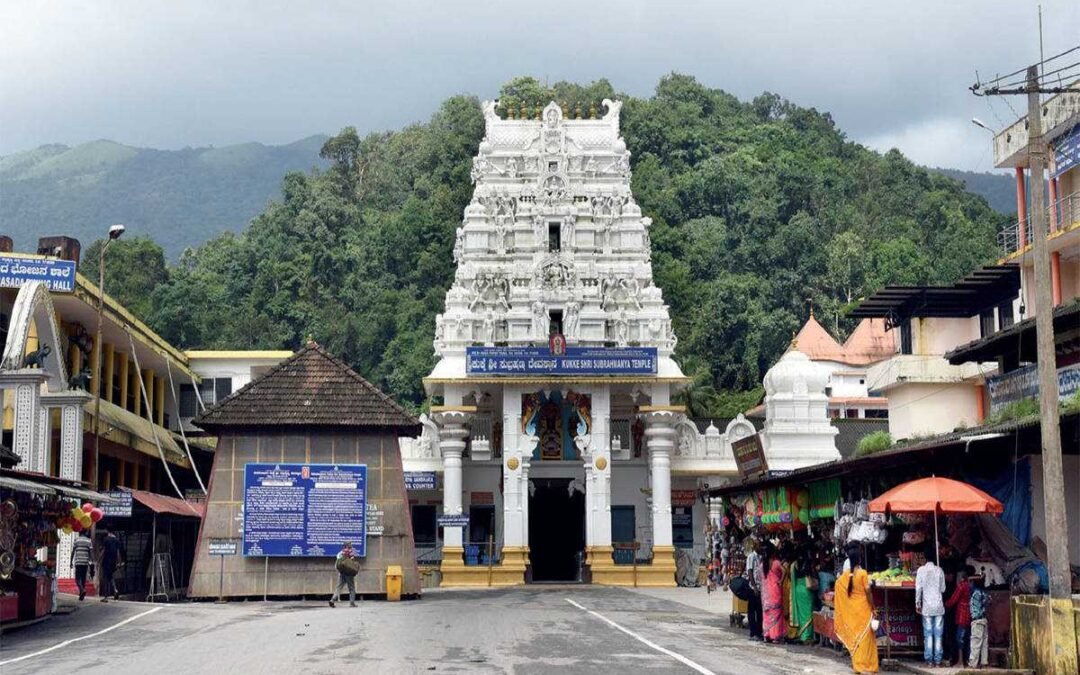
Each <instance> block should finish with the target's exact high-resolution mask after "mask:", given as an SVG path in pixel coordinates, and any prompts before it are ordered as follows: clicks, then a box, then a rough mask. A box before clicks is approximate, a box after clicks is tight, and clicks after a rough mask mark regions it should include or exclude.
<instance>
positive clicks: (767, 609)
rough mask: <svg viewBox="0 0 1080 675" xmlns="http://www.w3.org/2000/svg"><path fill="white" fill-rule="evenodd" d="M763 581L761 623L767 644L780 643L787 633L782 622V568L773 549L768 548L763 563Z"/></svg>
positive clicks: (784, 622)
mask: <svg viewBox="0 0 1080 675" xmlns="http://www.w3.org/2000/svg"><path fill="white" fill-rule="evenodd" d="M764 572H765V580H764V583H763V585H762V589H761V606H762V609H763V610H764V612H763V613H764V617H765V618H764V619H763V621H762V622H761V625H762V628H763V629H764V631H765V640H766V641H767V642H782V641H783V639H784V636H785V634H786V633H787V621H785V620H784V567H783V565H781V564H780V556H779V555H778V554H777V551H776V549H775V548H772V547H770V548H768V549H767V551H766V554H765V561H764Z"/></svg>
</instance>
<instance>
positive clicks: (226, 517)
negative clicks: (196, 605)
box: [188, 429, 420, 598]
mask: <svg viewBox="0 0 1080 675" xmlns="http://www.w3.org/2000/svg"><path fill="white" fill-rule="evenodd" d="M249 462H283V463H312V464H333V463H339V464H366V465H367V468H368V469H367V471H368V473H367V490H368V495H367V498H368V503H369V504H375V505H377V506H379V507H381V509H382V512H383V519H382V524H383V528H384V529H383V534H382V535H381V536H372V535H370V534H369V535H368V540H367V557H366V558H364V559H362V562H363V564H362V567H361V570H360V573H359V574H358V575H357V577H356V590H357V593H361V594H372V595H374V594H385V593H386V568H387V566H388V565H400V566H401V569H402V572H403V573H404V579H403V586H402V593H403V595H406V596H408V595H418V594H419V593H420V578H419V574H418V572H417V568H416V555H415V552H414V547H413V533H412V523H411V520H410V518H409V503H408V500H407V498H406V495H405V482H404V477H403V475H402V468H401V453H400V451H399V449H398V442H397V437H396V434H395V433H393V432H387V433H385V434H375V435H373V434H365V433H363V432H359V431H358V432H348V431H346V430H335V431H320V430H316V429H310V430H306V431H299V430H298V431H297V432H294V433H291V434H281V433H273V432H269V431H266V432H263V431H252V432H248V433H244V432H234V431H223V432H222V435H221V436H220V437H219V438H218V445H217V452H216V454H215V456H214V469H213V473H212V475H211V479H210V485H209V493H210V494H209V496H208V500H207V508H206V518H205V519H204V520H203V524H202V527H201V529H200V532H199V544H198V550H197V553H196V556H195V565H194V568H193V571H192V574H191V581H190V585H189V589H188V595H189V596H190V597H192V598H216V597H217V595H218V584H219V580H218V575H219V570H220V567H219V565H220V561H219V559H218V557H217V556H211V555H209V553H208V552H207V547H208V544H209V541H210V539H218V538H229V539H237V538H240V537H242V534H241V533H240V529H241V527H242V524H243V517H242V507H243V503H244V465H245V464H247V463H249ZM238 548H239V547H238ZM266 560H267V559H264V558H245V557H243V556H242V555H239V553H238V554H237V555H235V556H227V557H226V558H225V565H224V575H223V580H224V595H225V597H261V596H262V595H263V594H264V593H265V594H266V595H268V596H269V597H279V598H281V597H295V596H305V595H306V596H316V597H327V596H329V595H330V593H331V592H332V591H333V586H334V584H336V582H337V572H336V571H335V569H334V560H333V559H332V558H280V557H278V558H275V557H272V558H269V559H268V560H269V563H268V565H267V563H266ZM264 565H267V567H266V568H265V569H264ZM264 572H265V576H264ZM264 579H265V581H264Z"/></svg>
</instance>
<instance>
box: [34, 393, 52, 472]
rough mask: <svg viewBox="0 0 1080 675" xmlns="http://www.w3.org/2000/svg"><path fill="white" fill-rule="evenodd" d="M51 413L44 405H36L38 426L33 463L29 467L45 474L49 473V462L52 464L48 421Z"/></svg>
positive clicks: (50, 431) (50, 432)
mask: <svg viewBox="0 0 1080 675" xmlns="http://www.w3.org/2000/svg"><path fill="white" fill-rule="evenodd" d="M50 417H51V415H50V414H49V409H48V408H46V407H45V406H43V405H42V406H38V426H37V432H36V435H35V438H34V448H35V450H34V463H33V466H32V467H31V469H30V470H31V471H36V472H38V473H41V474H45V475H46V476H48V475H49V473H50V471H49V470H50V468H51V467H50V466H49V465H50V464H52V452H51V451H52V448H51V447H50V446H51V445H52V444H51V441H52V429H51V428H50V427H51V426H52V425H51V424H50V423H49V422H50Z"/></svg>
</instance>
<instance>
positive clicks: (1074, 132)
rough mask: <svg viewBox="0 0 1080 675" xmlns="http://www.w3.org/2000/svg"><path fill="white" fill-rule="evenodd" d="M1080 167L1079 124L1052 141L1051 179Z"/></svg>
mask: <svg viewBox="0 0 1080 675" xmlns="http://www.w3.org/2000/svg"><path fill="white" fill-rule="evenodd" d="M1078 165H1080V124H1077V125H1076V126H1074V127H1073V128H1072V129H1070V130H1069V131H1068V132H1067V133H1065V134H1064V135H1062V136H1061V137H1060V138H1058V139H1057V140H1056V141H1054V172H1053V178H1057V177H1058V176H1060V175H1062V174H1064V173H1065V172H1066V171H1068V170H1070V169H1072V168H1074V167H1076V166H1078Z"/></svg>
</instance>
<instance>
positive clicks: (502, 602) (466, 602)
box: [0, 586, 850, 675]
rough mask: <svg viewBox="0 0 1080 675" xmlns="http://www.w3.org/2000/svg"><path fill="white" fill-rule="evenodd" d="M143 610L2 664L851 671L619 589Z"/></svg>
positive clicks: (66, 669) (105, 607) (108, 669)
mask: <svg viewBox="0 0 1080 675" xmlns="http://www.w3.org/2000/svg"><path fill="white" fill-rule="evenodd" d="M345 604H346V605H347V604H348V603H345ZM154 610H155V606H151V605H145V604H139V603H127V602H121V603H108V604H101V603H97V602H93V603H91V602H87V603H83V604H82V605H81V606H80V608H79V610H78V611H77V612H76V613H74V614H72V615H69V616H58V617H55V618H53V619H52V620H50V621H48V622H46V623H44V624H40V625H38V626H35V627H31V628H27V629H23V630H20V631H17V632H14V633H11V634H10V635H4V636H3V637H2V638H0V672H3V674H4V675H18V674H21V673H65V674H69V673H80V675H82V674H84V673H108V674H109V675H122V674H126V673H146V672H151V671H152V670H158V669H161V670H163V671H165V672H182V673H184V674H185V675H189V674H200V673H213V674H215V675H216V674H220V673H226V674H228V675H241V674H246V673H256V672H257V673H298V672H303V673H344V672H348V673H380V674H382V673H440V672H442V673H500V672H512V673H522V674H529V673H537V674H539V673H545V674H548V673H552V672H558V673H619V674H620V675H626V674H627V673H640V672H648V673H653V672H655V673H695V672H697V673H717V674H719V673H731V674H736V675H764V674H772V673H838V674H839V673H849V672H850V668H849V667H848V665H847V663H846V662H845V661H842V660H839V659H835V658H832V657H830V656H829V655H827V654H824V653H823V652H820V651H817V650H812V649H809V648H804V647H791V648H786V647H777V646H768V645H763V644H760V643H752V642H750V641H749V640H747V639H746V637H745V634H744V633H742V632H741V631H740V632H735V631H732V630H730V629H729V628H727V623H728V622H727V617H726V616H722V615H717V614H713V613H708V612H704V611H702V610H700V609H695V608H693V607H689V606H687V605H684V604H681V603H677V602H672V601H670V600H666V599H662V598H656V597H651V596H649V595H646V594H643V593H637V592H634V591H632V590H628V589H620V588H603V587H595V586H593V587H590V586H566V587H550V586H545V587H519V588H513V589H505V590H486V589H485V590H479V591H462V590H452V591H443V590H440V591H437V592H431V593H425V595H424V597H423V599H421V600H418V601H413V602H402V603H386V602H371V601H369V602H365V603H363V605H362V607H360V608H358V609H350V608H348V607H347V606H345V607H343V606H342V605H340V604H339V605H338V608H337V609H330V608H329V607H327V606H326V605H325V604H321V603H314V602H310V603H303V602H293V603H289V602H285V603H266V604H264V603H261V602H250V603H230V604H226V605H215V604H182V605H169V606H160V609H156V611H154ZM147 612H149V613H147ZM125 620H128V623H125V624H123V625H120V626H118V627H115V628H114V626H116V624H117V623H119V622H121V621H125ZM110 628H111V630H107V629H110ZM102 630H107V632H103V633H100V634H97V635H94V636H93V637H90V638H87V639H85V640H81V641H78V642H74V643H71V644H68V645H64V646H61V647H59V648H55V649H53V651H50V652H47V653H39V652H41V651H42V650H45V649H49V648H53V647H56V646H57V645H59V644H61V643H63V642H64V641H65V640H71V639H73V638H79V637H82V636H86V635H93V634H95V633H98V632H99V631H102ZM28 655H29V658H25V659H23V660H18V661H13V659H19V658H20V657H24V656H28Z"/></svg>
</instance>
